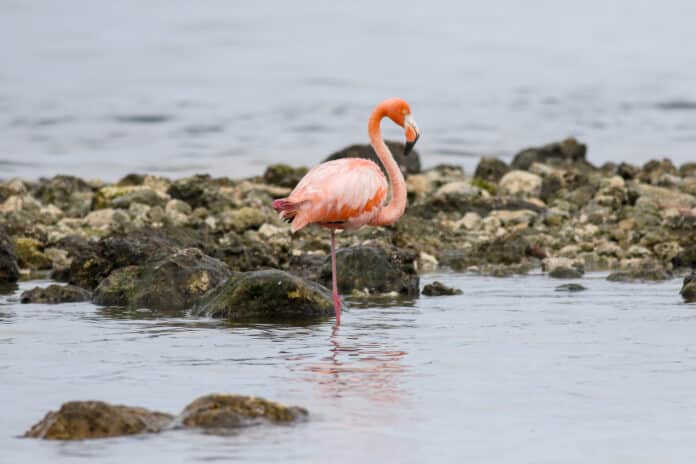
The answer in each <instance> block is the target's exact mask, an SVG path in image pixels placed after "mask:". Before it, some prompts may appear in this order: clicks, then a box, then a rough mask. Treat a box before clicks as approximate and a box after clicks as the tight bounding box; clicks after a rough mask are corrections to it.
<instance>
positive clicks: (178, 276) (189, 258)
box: [93, 248, 230, 311]
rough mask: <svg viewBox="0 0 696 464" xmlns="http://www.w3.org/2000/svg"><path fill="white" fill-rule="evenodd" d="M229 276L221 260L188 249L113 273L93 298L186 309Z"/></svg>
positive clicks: (117, 303)
mask: <svg viewBox="0 0 696 464" xmlns="http://www.w3.org/2000/svg"><path fill="white" fill-rule="evenodd" d="M229 276H230V271H229V269H228V268H227V266H226V265H225V264H224V263H223V262H221V261H219V260H217V259H214V258H211V257H210V256H206V255H204V254H203V253H202V252H201V251H200V250H198V249H196V248H187V249H183V250H180V251H177V252H176V253H174V254H172V255H170V256H168V257H166V258H164V259H162V260H160V261H156V262H152V263H148V264H145V265H142V266H128V267H125V268H121V269H118V270H116V271H114V272H112V273H111V275H109V277H107V278H106V279H105V280H104V281H102V283H101V284H99V286H98V287H97V289H96V290H95V291H94V299H93V301H94V303H95V304H98V305H103V306H126V307H129V308H147V309H154V310H164V311H167V310H170V311H176V310H182V309H188V308H190V307H192V306H193V305H194V304H195V303H196V301H197V300H198V299H199V298H200V297H201V296H202V295H204V294H205V293H207V292H208V291H210V290H211V289H213V288H215V287H217V286H218V285H219V284H220V283H222V282H223V281H224V280H225V279H227V278H228V277H229Z"/></svg>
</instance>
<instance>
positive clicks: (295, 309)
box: [194, 269, 334, 322]
mask: <svg viewBox="0 0 696 464" xmlns="http://www.w3.org/2000/svg"><path fill="white" fill-rule="evenodd" d="M194 312H195V313H196V314H198V315H208V316H211V317H216V318H226V319H228V320H230V321H291V322H292V321H307V320H314V319H318V318H325V317H328V316H331V315H333V314H334V308H333V302H332V300H331V294H330V292H329V290H328V289H326V288H324V287H322V286H321V285H319V284H317V283H315V282H311V281H308V280H304V279H302V278H300V277H297V276H294V275H292V274H289V273H287V272H284V271H280V270H277V269H268V270H263V271H254V272H245V273H242V274H237V275H235V276H233V277H232V278H230V279H228V281H227V282H226V283H225V284H223V285H222V286H220V287H219V288H218V289H217V290H215V291H214V292H212V293H211V294H210V295H208V296H206V298H205V300H204V302H202V303H201V304H200V305H198V307H197V308H195V310H194Z"/></svg>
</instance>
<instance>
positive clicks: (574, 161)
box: [511, 138, 594, 170]
mask: <svg viewBox="0 0 696 464" xmlns="http://www.w3.org/2000/svg"><path fill="white" fill-rule="evenodd" d="M586 154H587V146H586V145H585V144H583V143H579V142H578V141H577V140H575V139H574V138H568V139H565V140H563V141H562V142H558V143H551V144H549V145H545V146H543V147H537V148H527V149H525V150H522V151H521V152H519V153H518V154H517V155H515V157H514V158H513V160H512V163H511V166H512V168H513V169H522V170H527V169H529V168H530V167H531V165H532V164H534V163H544V164H550V165H552V166H558V167H561V166H563V167H569V166H576V167H583V168H589V169H594V167H593V166H592V165H591V164H590V163H589V162H588V161H587V160H586V159H585V155H586Z"/></svg>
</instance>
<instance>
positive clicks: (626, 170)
mask: <svg viewBox="0 0 696 464" xmlns="http://www.w3.org/2000/svg"><path fill="white" fill-rule="evenodd" d="M639 172H640V168H639V167H638V166H634V165H633V164H629V163H621V164H619V165H618V167H617V168H616V175H618V176H621V177H623V178H624V179H626V180H632V179H634V178H636V177H637V176H638V173H639Z"/></svg>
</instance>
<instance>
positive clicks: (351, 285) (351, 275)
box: [320, 246, 420, 296]
mask: <svg viewBox="0 0 696 464" xmlns="http://www.w3.org/2000/svg"><path fill="white" fill-rule="evenodd" d="M415 259H416V255H415V253H413V252H412V251H409V250H404V249H394V250H390V251H389V252H387V251H385V250H383V249H382V248H377V247H373V246H355V247H348V248H340V249H338V250H337V251H336V272H337V275H338V277H337V281H338V291H339V293H341V294H346V293H351V292H352V291H353V290H359V291H366V292H367V293H370V294H372V293H389V292H397V293H400V294H402V295H408V296H418V293H419V290H420V289H419V278H418V274H417V273H416V270H415V267H414V264H413V263H414V260H415ZM320 282H321V283H322V284H324V285H326V286H327V287H330V286H331V258H330V257H327V258H326V261H325V262H324V266H323V268H322V270H321V275H320Z"/></svg>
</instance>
